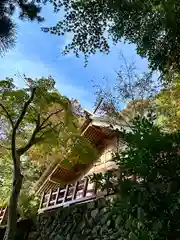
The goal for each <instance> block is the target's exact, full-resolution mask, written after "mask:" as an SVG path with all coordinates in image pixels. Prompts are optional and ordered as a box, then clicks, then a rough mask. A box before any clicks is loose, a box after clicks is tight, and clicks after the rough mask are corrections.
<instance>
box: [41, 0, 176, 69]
mask: <svg viewBox="0 0 180 240" xmlns="http://www.w3.org/2000/svg"><path fill="white" fill-rule="evenodd" d="M52 2H53V5H54V9H55V11H60V10H61V9H62V6H63V10H64V16H63V18H62V20H60V21H59V22H58V23H57V25H56V26H53V27H50V28H44V29H43V30H44V31H46V32H50V33H52V34H58V35H64V34H66V33H69V32H70V33H72V42H71V43H70V44H68V45H67V46H66V47H65V50H64V53H68V52H69V51H73V52H74V53H75V54H76V55H77V56H79V54H80V53H84V54H85V56H86V57H87V56H88V55H90V54H94V53H96V51H100V52H105V53H108V52H109V50H110V46H109V42H108V38H109V37H111V39H112V40H113V42H114V43H118V42H120V41H125V42H128V43H134V44H136V47H137V53H138V54H139V55H140V56H142V57H147V58H148V60H149V64H150V67H151V69H152V70H160V71H161V72H163V73H165V72H168V71H170V70H174V71H177V70H178V71H179V69H180V65H179V62H180V61H179V58H180V55H179V54H180V53H179V47H180V32H179V24H180V17H179V16H180V2H179V1H178V0H171V1H164V0H158V1H157V0H152V1H148V0H146V1H144V0H135V1H122V0H114V1H110V0H104V1H100V0H96V1H94V0H91V1H81V0H78V1H77V0H70V1H69V0H58V1H57V0H53V1H52ZM107 33H108V34H107Z"/></svg>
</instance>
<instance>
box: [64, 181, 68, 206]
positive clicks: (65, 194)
mask: <svg viewBox="0 0 180 240" xmlns="http://www.w3.org/2000/svg"><path fill="white" fill-rule="evenodd" d="M68 191H69V184H67V185H66V190H65V192H64V198H63V202H66V198H67V195H68Z"/></svg>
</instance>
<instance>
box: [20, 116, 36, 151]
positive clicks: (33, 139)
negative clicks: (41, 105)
mask: <svg viewBox="0 0 180 240" xmlns="http://www.w3.org/2000/svg"><path fill="white" fill-rule="evenodd" d="M39 131H40V114H38V116H37V120H36V127H35V128H34V131H33V133H32V136H31V138H30V140H29V141H28V143H27V144H26V145H25V146H24V147H21V148H19V149H18V150H17V152H18V153H19V155H22V154H24V153H25V152H26V151H28V150H29V149H30V148H31V147H32V146H33V145H34V144H36V143H37V142H39V141H40V139H39V138H36V134H37V133H38V132H39Z"/></svg>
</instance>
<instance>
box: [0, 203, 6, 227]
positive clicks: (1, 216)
mask: <svg viewBox="0 0 180 240" xmlns="http://www.w3.org/2000/svg"><path fill="white" fill-rule="evenodd" d="M6 219H7V207H6V208H0V224H3V223H4V222H5V221H6Z"/></svg>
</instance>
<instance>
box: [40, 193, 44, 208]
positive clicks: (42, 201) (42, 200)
mask: <svg viewBox="0 0 180 240" xmlns="http://www.w3.org/2000/svg"><path fill="white" fill-rule="evenodd" d="M44 196H45V192H43V194H42V196H41V201H40V205H39V209H40V208H43V203H44Z"/></svg>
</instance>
